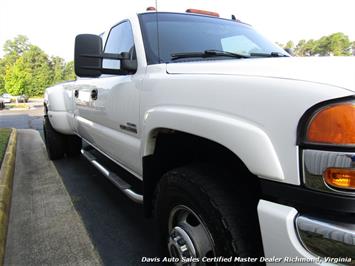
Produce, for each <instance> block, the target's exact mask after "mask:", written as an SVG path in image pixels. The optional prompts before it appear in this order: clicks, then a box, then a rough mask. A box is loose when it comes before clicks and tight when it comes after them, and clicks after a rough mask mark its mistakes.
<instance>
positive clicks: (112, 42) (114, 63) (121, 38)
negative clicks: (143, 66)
mask: <svg viewBox="0 0 355 266" xmlns="http://www.w3.org/2000/svg"><path fill="white" fill-rule="evenodd" d="M104 52H105V53H112V54H120V53H122V52H127V53H130V54H131V55H132V59H135V58H133V57H134V56H135V52H134V41H133V33H132V28H131V24H130V23H129V22H128V21H126V22H122V23H120V24H118V25H116V26H114V27H113V28H112V29H111V31H110V33H109V35H108V38H107V41H106V46H105V50H104ZM102 66H103V67H104V68H112V69H117V68H120V61H119V60H110V59H104V60H103V63H102Z"/></svg>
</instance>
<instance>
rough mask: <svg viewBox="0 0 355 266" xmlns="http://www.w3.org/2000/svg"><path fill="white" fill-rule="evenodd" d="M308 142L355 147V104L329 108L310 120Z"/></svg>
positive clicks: (335, 105)
mask: <svg viewBox="0 0 355 266" xmlns="http://www.w3.org/2000/svg"><path fill="white" fill-rule="evenodd" d="M306 140H307V142H311V143H324V144H335V145H355V103H353V102H346V103H339V104H334V105H330V106H327V107H325V108H323V109H321V110H320V111H318V112H317V113H316V114H315V115H314V116H313V117H312V119H311V120H310V123H309V125H308V128H307V134H306Z"/></svg>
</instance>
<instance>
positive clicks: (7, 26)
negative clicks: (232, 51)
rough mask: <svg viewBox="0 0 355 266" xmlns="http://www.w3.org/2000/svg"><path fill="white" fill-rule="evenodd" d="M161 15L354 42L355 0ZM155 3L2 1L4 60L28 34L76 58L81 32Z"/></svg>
mask: <svg viewBox="0 0 355 266" xmlns="http://www.w3.org/2000/svg"><path fill="white" fill-rule="evenodd" d="M157 1H158V10H159V11H176V12H184V11H185V10H186V9H187V8H198V9H204V10H209V11H217V12H219V13H220V15H221V16H222V17H226V18H230V17H231V14H234V15H235V16H236V17H237V18H238V19H240V20H242V21H244V22H246V23H248V24H251V25H252V26H253V27H254V28H256V29H257V30H258V31H259V32H260V33H262V34H263V35H264V36H266V37H267V38H268V39H269V40H272V41H274V42H279V43H286V42H287V41H288V40H292V41H294V43H297V42H298V41H299V40H300V39H311V38H312V39H318V38H320V37H322V36H324V35H329V34H332V33H335V32H343V33H345V34H346V35H348V36H349V38H350V40H351V41H355V0H295V1H286V0H157ZM154 5H155V0H129V1H123V0H96V1H93V0H1V2H0V47H1V49H0V57H2V56H3V51H2V47H3V44H4V42H5V41H6V40H8V39H13V38H14V37H16V36H17V35H18V34H23V35H26V36H27V37H28V38H29V40H30V42H31V43H32V44H35V45H38V46H39V47H40V48H42V49H43V50H44V51H45V52H46V53H47V54H48V55H50V56H52V55H53V56H60V57H62V58H64V59H65V60H66V61H70V60H73V54H74V39H75V36H76V35H77V34H80V33H93V34H100V33H101V32H103V31H107V30H108V29H109V28H110V27H111V26H112V25H113V24H115V23H117V22H119V21H120V20H122V19H125V18H126V16H127V15H130V14H134V13H140V12H144V11H145V9H146V8H147V7H148V6H154Z"/></svg>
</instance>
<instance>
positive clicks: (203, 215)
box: [156, 165, 263, 265]
mask: <svg viewBox="0 0 355 266" xmlns="http://www.w3.org/2000/svg"><path fill="white" fill-rule="evenodd" d="M229 175H230V174H229V173H227V172H222V171H220V170H219V169H218V168H216V167H212V166H208V165H194V166H190V167H182V168H178V169H175V170H172V171H169V172H168V173H166V174H165V175H164V176H163V177H162V179H161V181H160V183H159V185H158V189H157V198H156V215H157V218H158V223H159V229H160V231H161V232H162V241H163V244H164V246H165V248H166V253H168V254H169V255H170V257H174V258H180V263H178V262H176V263H175V264H176V265H183V264H182V263H181V259H182V257H185V258H189V257H193V258H197V259H198V260H199V261H200V263H197V265H221V264H223V262H221V261H220V262H218V261H211V262H210V263H207V262H203V263H202V258H218V257H219V256H223V257H224V258H230V257H233V259H232V263H234V264H235V265H247V264H248V265H250V264H253V265H255V264H257V262H258V258H259V257H260V256H262V254H263V252H262V246H261V237H260V232H259V225H258V218H257V212H256V204H257V200H256V199H255V198H254V197H255V195H251V194H252V193H251V191H250V190H249V189H252V187H250V185H247V184H244V185H240V186H232V185H228V184H227V183H226V182H225V181H223V180H228V179H226V178H227V177H230V176H229ZM234 178H237V177H234ZM253 189H254V188H253ZM248 190H249V191H248ZM237 257H240V258H245V259H248V258H255V260H254V261H250V260H249V261H245V262H241V261H239V262H238V261H237V262H234V258H237Z"/></svg>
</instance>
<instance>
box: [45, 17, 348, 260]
mask: <svg viewBox="0 0 355 266" xmlns="http://www.w3.org/2000/svg"><path fill="white" fill-rule="evenodd" d="M129 21H130V23H131V26H132V32H133V37H134V45H135V50H136V55H137V66H138V68H137V72H136V73H135V74H133V75H122V76H115V75H102V76H101V77H98V78H90V79H86V78H83V79H81V78H80V79H78V80H77V81H75V82H71V83H64V84H61V85H57V86H54V87H51V88H48V89H47V90H46V94H45V105H46V107H47V108H48V117H49V119H50V122H51V125H52V126H53V128H54V129H55V130H57V131H59V132H61V133H64V134H77V135H79V136H80V137H82V138H83V139H85V140H86V141H88V142H89V143H90V144H91V145H92V146H94V147H95V148H96V149H98V150H99V151H101V152H102V153H103V154H105V155H106V156H107V157H109V158H110V159H112V160H113V161H114V162H116V163H117V164H119V165H121V166H122V167H123V168H125V169H126V170H128V171H129V172H130V173H132V174H133V175H134V176H135V177H137V178H138V179H140V180H143V165H142V161H143V158H144V156H147V155H151V154H153V153H154V150H155V141H156V138H155V137H156V135H157V132H159V131H160V130H163V131H164V130H166V129H168V130H172V131H174V130H176V131H182V132H186V133H190V134H193V135H196V136H198V137H203V138H206V139H208V140H211V141H214V142H216V143H219V144H221V145H223V146H224V147H226V148H227V149H229V150H230V151H232V152H233V153H234V154H235V155H236V156H238V157H239V158H240V159H241V160H242V161H243V163H244V164H245V166H246V167H247V168H248V169H249V171H250V172H252V173H253V174H255V175H256V176H258V177H260V178H264V179H270V180H273V181H278V182H282V183H286V184H291V185H300V184H301V179H300V170H301V169H300V165H299V158H300V157H299V156H300V154H299V150H298V149H299V147H298V146H297V143H296V141H297V126H298V124H299V121H300V119H301V117H302V116H303V114H304V113H305V112H306V111H307V110H308V109H309V108H311V107H312V106H314V105H316V104H318V103H320V102H323V101H327V100H333V99H337V98H341V97H346V96H352V95H354V93H355V75H354V73H355V72H354V71H355V58H354V57H349V58H342V57H340V58H335V57H328V58H316V57H312V58H258V59H256V58H251V59H236V60H233V59H229V60H211V61H206V60H203V61H195V62H178V63H169V64H163V63H160V64H151V65H148V64H147V61H146V54H145V50H144V44H143V38H142V34H141V28H140V24H139V20H138V18H137V16H133V17H131V18H130V19H129ZM93 90H96V91H97V92H98V95H99V97H98V98H97V99H95V100H93V99H92V97H91V92H92V91H93ZM74 91H78V92H79V93H78V97H74ZM127 126H128V127H129V128H130V130H127V128H126V127H127ZM236 178H237V177H236ZM264 182H266V181H264ZM258 215H259V220H260V228H261V234H262V239H263V246H264V250H265V255H266V257H273V256H275V257H285V254H287V256H288V257H302V258H310V259H312V258H314V256H313V255H312V254H311V253H310V252H308V251H307V250H306V249H305V248H304V247H303V246H302V244H301V243H300V240H299V239H298V237H297V232H296V230H295V224H294V221H295V218H296V216H297V215H298V211H297V210H296V209H295V208H292V207H288V206H285V205H280V204H276V203H273V202H269V201H266V200H260V201H259V205H258ZM267 264H270V265H271V263H269V262H268V263H267ZM296 265H305V264H302V263H296ZM307 265H310V264H307ZM313 265H318V264H317V263H313ZM322 265H325V264H324V263H322Z"/></svg>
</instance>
